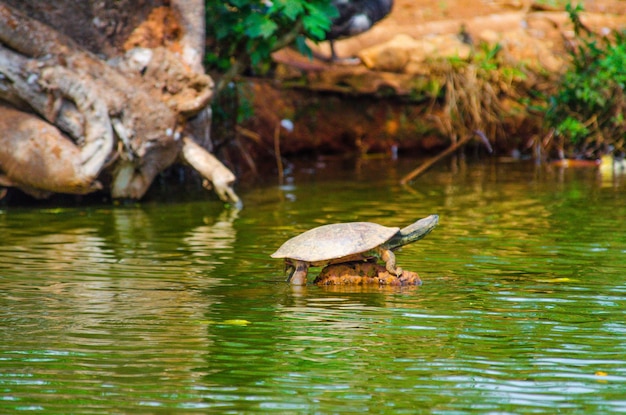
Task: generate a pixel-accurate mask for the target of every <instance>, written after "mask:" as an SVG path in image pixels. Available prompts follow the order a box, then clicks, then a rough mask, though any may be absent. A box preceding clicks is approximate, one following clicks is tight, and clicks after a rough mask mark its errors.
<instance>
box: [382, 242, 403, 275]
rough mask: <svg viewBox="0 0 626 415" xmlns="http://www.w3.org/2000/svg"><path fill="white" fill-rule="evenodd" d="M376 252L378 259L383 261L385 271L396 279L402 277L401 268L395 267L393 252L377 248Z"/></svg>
mask: <svg viewBox="0 0 626 415" xmlns="http://www.w3.org/2000/svg"><path fill="white" fill-rule="evenodd" d="M376 250H377V252H378V255H379V257H380V259H382V260H383V261H385V268H386V269H387V271H389V273H390V274H392V275H395V276H397V277H400V276H402V268H400V267H397V266H396V256H395V255H394V253H393V252H391V249H385V248H380V247H378V248H377V249H376Z"/></svg>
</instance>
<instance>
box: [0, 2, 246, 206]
mask: <svg viewBox="0 0 626 415" xmlns="http://www.w3.org/2000/svg"><path fill="white" fill-rule="evenodd" d="M9 3H11V2H10V1H5V2H0V100H4V101H5V102H6V103H8V104H9V105H11V106H13V107H16V108H18V109H20V110H21V112H17V111H15V110H11V109H9V108H7V107H0V118H2V120H0V125H2V126H4V127H5V128H4V134H5V135H4V136H3V137H2V138H1V139H0V145H2V143H4V144H5V145H6V146H5V148H4V149H3V151H0V185H4V186H8V185H13V186H16V187H20V188H22V189H23V190H25V191H27V192H28V193H30V194H33V195H38V196H41V195H44V194H47V193H49V192H60V193H87V192H89V191H93V190H96V189H98V188H99V187H101V185H100V184H99V183H98V181H97V179H98V177H100V176H102V175H105V174H108V175H111V180H110V183H111V185H110V191H111V194H112V195H113V196H114V197H120V198H134V199H138V198H141V197H142V196H143V195H144V194H145V192H146V190H147V189H148V187H149V186H150V184H151V183H152V181H153V180H154V178H155V176H156V175H157V174H158V173H159V172H161V171H162V170H163V169H165V168H167V167H168V166H170V165H171V164H172V163H174V162H175V161H176V160H182V161H184V162H188V164H190V165H191V166H192V167H193V168H195V169H196V170H197V171H198V172H199V173H200V174H201V175H203V177H204V179H205V181H210V182H211V183H213V187H214V188H215V190H216V193H217V194H218V196H219V197H220V198H221V199H222V200H224V201H227V202H233V203H236V204H239V198H238V197H237V195H236V194H235V192H234V191H233V190H232V187H231V186H232V184H233V182H234V179H235V177H234V175H233V174H232V173H231V172H230V171H229V170H228V169H227V168H226V167H225V166H223V165H222V164H221V163H220V162H219V161H218V160H217V159H216V158H215V157H213V156H212V155H211V154H209V153H208V152H207V151H206V150H204V148H203V147H201V146H199V145H197V144H196V143H195V142H194V137H193V136H192V135H191V134H198V135H202V136H206V135H207V134H208V124H207V122H206V117H207V116H208V117H210V106H209V104H210V101H211V97H212V92H213V82H212V80H211V78H210V77H208V76H207V75H206V74H205V73H204V71H203V69H202V65H201V62H202V56H203V54H202V44H203V39H204V26H203V24H204V23H203V22H204V3H203V1H202V0H193V1H183V0H180V1H172V8H173V10H172V9H169V8H166V7H154V8H153V9H152V10H151V11H150V13H149V14H148V15H147V17H146V20H145V21H144V22H143V23H142V24H141V25H139V26H137V27H136V28H135V29H134V30H133V31H132V32H130V34H129V35H128V36H125V37H124V36H122V35H120V34H119V33H127V32H128V30H126V29H125V28H124V27H122V26H119V27H118V28H117V29H116V30H117V32H115V31H114V32H113V35H116V36H113V35H112V36H111V37H110V38H107V39H106V41H103V40H101V41H100V44H98V42H97V41H96V42H93V41H92V42H86V44H85V45H80V44H78V43H77V42H76V41H74V40H73V39H72V38H71V37H69V36H67V34H70V35H72V33H68V31H69V32H71V30H72V27H74V28H75V30H76V32H77V34H78V35H80V36H83V37H78V38H77V39H81V40H85V39H87V40H89V39H93V38H95V39H98V38H97V36H93V37H90V36H89V34H88V33H85V31H88V30H89V28H91V27H93V26H94V25H100V26H102V27H105V28H106V27H109V25H110V21H108V20H106V19H105V17H106V16H107V14H106V12H107V11H109V10H108V9H106V8H102V4H106V2H96V1H90V2H80V1H78V3H76V2H74V1H71V0H61V1H60V2H59V4H61V5H64V6H65V7H66V8H65V9H62V12H63V13H64V15H63V17H64V19H65V21H72V19H73V18H74V17H76V19H77V20H78V19H79V17H81V16H76V15H82V14H87V15H88V19H89V20H88V21H84V22H80V21H73V25H72V26H66V25H63V24H61V23H59V22H58V20H59V17H58V14H57V13H52V12H50V13H49V14H41V12H39V14H40V16H38V17H40V18H42V19H44V18H48V20H49V21H48V22H46V23H50V24H55V22H56V23H58V24H60V25H61V27H60V28H59V29H60V30H56V29H55V28H53V27H50V26H48V25H47V24H46V23H44V22H42V21H39V20H36V19H33V18H31V17H29V16H27V15H26V14H24V13H22V12H21V11H18V10H17V9H16V8H14V7H12V6H10V5H9ZM30 3H37V4H41V2H38V1H36V0H33V1H32V2H30ZM30 3H29V1H26V2H19V4H17V6H19V7H20V9H21V10H25V11H27V12H28V11H29V4H30ZM85 3H87V4H88V5H90V6H91V9H89V10H90V11H91V13H92V14H94V15H95V16H94V15H92V16H89V13H87V12H85V7H86V6H85ZM59 4H57V3H56V2H55V6H46V7H48V8H52V7H59ZM77 4H80V6H82V8H81V7H78V6H77V7H76V8H75V9H71V8H69V7H70V6H72V5H77ZM135 7H139V6H135ZM31 8H32V6H31ZM44 8H45V7H44ZM128 8H129V9H128V10H123V11H124V13H122V12H120V11H119V10H118V12H119V13H120V14H119V15H118V20H119V21H122V20H123V19H121V18H119V16H125V15H126V13H131V12H132V7H131V6H130V5H128ZM73 13H75V14H76V15H73ZM81 13H82V14H81ZM127 20H131V19H127ZM62 32H65V34H64V33H62ZM98 45H99V46H101V48H100V50H97V46H98ZM121 45H125V47H126V48H127V49H128V51H127V52H126V53H122V52H123V50H122V46H121ZM146 46H148V47H146ZM87 47H89V48H90V49H92V51H89V50H88V49H87ZM94 48H96V50H93V49H94ZM94 52H98V55H96V54H95V53H94ZM106 52H108V53H109V55H110V56H108V60H104V59H103V58H102V57H101V55H100V54H101V53H106ZM26 112H28V113H26ZM191 118H195V119H198V118H203V119H204V120H205V121H204V122H202V123H199V125H200V126H201V128H198V126H193V128H187V127H188V124H189V122H188V120H189V119H191ZM45 123H47V124H48V127H49V128H44V124H45ZM13 126H14V127H13ZM52 126H55V127H56V128H54V127H52ZM202 126H204V127H202ZM22 127H24V128H22ZM203 128H204V130H203ZM38 131H42V132H44V131H45V133H39V132H38ZM204 140H205V139H204V138H203V141H204ZM27 143H30V144H27ZM17 148H19V149H20V151H19V155H20V156H19V157H18V156H17V154H18V152H17V150H16V149H17ZM49 148H57V149H64V150H63V151H60V152H58V154H55V152H53V151H47V150H45V149H49ZM58 155H60V158H55V157H57V156H58ZM38 159H43V160H44V163H43V164H42V165H45V166H49V167H50V168H45V169H41V168H37V162H36V160H38ZM57 164H58V165H57ZM55 165H56V166H55ZM68 166H72V168H65V167H68ZM108 182H109V181H108Z"/></svg>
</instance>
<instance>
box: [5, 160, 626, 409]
mask: <svg viewBox="0 0 626 415" xmlns="http://www.w3.org/2000/svg"><path fill="white" fill-rule="evenodd" d="M413 164H414V161H410V160H404V161H402V160H401V161H398V162H393V163H392V162H389V161H387V160H365V161H363V160H361V161H359V162H353V161H335V162H331V161H326V162H316V163H309V164H302V165H298V166H296V167H295V168H294V170H293V171H292V172H291V173H290V174H289V175H288V178H287V179H288V180H287V181H286V183H285V184H283V185H282V186H278V185H273V184H269V185H259V186H256V187H255V188H252V187H249V188H247V189H244V191H243V192H242V197H243V198H244V201H245V203H246V206H245V209H244V210H242V211H240V212H235V211H229V210H224V209H223V208H222V206H221V205H220V204H219V203H217V202H215V201H214V200H212V199H211V200H201V199H200V200H197V201H192V202H184V203H183V202H181V203H167V204H160V205H159V204H156V203H144V204H141V205H138V206H132V207H115V206H108V205H106V206H90V207H84V208H58V209H49V208H45V209H43V208H41V209H38V208H28V209H25V208H19V209H18V208H11V207H9V208H4V210H0V235H1V237H0V264H1V266H0V413H22V412H25V413H42V414H44V413H45V414H66V413H81V414H110V413H134V414H153V413H168V414H169V413H193V412H196V413H281V414H285V413H320V414H326V413H358V412H366V411H370V412H374V413H390V414H391V413H393V414H399V413H411V414H413V413H434V414H484V413H498V414H504V413H511V414H513V413H515V414H521V413H532V414H554V413H580V414H590V413H625V412H626V272H625V271H624V270H625V269H626V235H625V233H624V230H623V221H624V219H623V218H624V217H626V207H625V204H624V186H623V183H622V181H621V180H620V178H617V180H613V179H612V178H611V177H605V178H603V177H602V176H600V175H598V173H597V172H595V171H594V170H558V169H551V168H546V167H535V166H533V165H530V164H522V163H497V162H493V163H485V164H477V165H471V164H470V165H466V164H463V163H460V164H455V165H453V166H452V165H442V166H438V167H437V168H436V169H434V170H432V171H429V172H428V173H427V174H426V175H424V176H422V177H421V178H419V179H417V180H416V181H415V182H413V183H412V184H411V186H410V187H402V186H400V185H398V184H397V183H398V180H399V178H400V177H401V176H402V175H403V174H404V173H406V172H408V171H409V170H410V169H411V168H412V167H414V166H413ZM431 213H438V214H439V215H440V226H439V227H438V228H436V229H435V230H434V231H433V232H432V233H431V234H430V235H429V236H428V237H427V238H426V239H424V240H422V241H420V242H418V243H416V244H413V245H411V246H407V247H405V248H404V249H403V250H402V251H400V252H399V253H397V258H398V262H399V264H400V265H401V266H402V267H403V268H406V269H410V270H413V271H417V272H418V273H419V274H420V275H421V277H422V280H423V281H424V284H423V286H422V287H419V288H417V287H406V288H396V289H384V288H378V287H373V288H368V289H363V288H358V287H352V288H345V287H344V288H322V287H314V286H310V287H306V288H304V289H292V288H291V287H289V286H288V285H286V284H285V283H284V281H283V279H284V276H283V275H282V264H281V263H280V261H276V260H273V259H271V258H269V254H270V253H272V252H273V251H274V250H275V248H276V247H278V246H279V245H280V244H281V243H282V242H283V241H284V240H285V239H287V238H289V237H291V236H293V235H295V234H297V233H298V232H301V231H304V230H306V229H309V228H310V227H313V226H316V225H321V224H327V223H333V222H339V221H352V220H371V221H376V222H379V223H381V224H385V225H390V226H403V225H406V224H408V223H410V222H412V221H414V220H416V219H417V218H420V217H424V216H427V215H429V214H431ZM314 271H316V270H313V274H315V272H314Z"/></svg>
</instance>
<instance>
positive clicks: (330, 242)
mask: <svg viewBox="0 0 626 415" xmlns="http://www.w3.org/2000/svg"><path fill="white" fill-rule="evenodd" d="M438 223H439V216H438V215H430V216H428V217H425V218H422V219H420V220H418V221H417V222H415V223H413V224H411V225H409V226H407V227H406V228H403V229H400V228H397V227H387V226H383V225H379V224H377V223H372V222H347V223H335V224H330V225H323V226H318V227H317V228H313V229H310V230H308V231H306V232H304V233H301V234H300V235H298V236H295V237H293V238H291V239H289V240H288V241H286V242H285V243H284V244H283V245H282V246H281V247H280V248H278V250H276V252H274V253H273V254H272V255H271V257H272V258H285V270H286V271H288V277H287V281H288V282H291V284H293V285H306V278H307V271H308V269H309V267H310V266H313V267H321V266H325V265H329V264H339V263H344V262H351V261H360V260H370V259H373V258H380V259H382V260H383V261H385V268H386V269H387V271H389V272H390V273H391V274H392V275H396V276H398V277H400V276H402V268H400V267H397V266H396V257H395V255H394V253H393V251H394V250H396V249H397V248H399V247H401V246H403V245H406V244H409V243H411V242H415V241H418V240H420V239H422V238H423V237H425V236H426V235H428V234H429V233H430V231H432V230H433V228H434V227H435V226H437V224H438Z"/></svg>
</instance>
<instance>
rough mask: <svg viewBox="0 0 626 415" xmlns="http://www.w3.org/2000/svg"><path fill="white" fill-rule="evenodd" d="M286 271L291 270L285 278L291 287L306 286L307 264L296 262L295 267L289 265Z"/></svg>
mask: <svg viewBox="0 0 626 415" xmlns="http://www.w3.org/2000/svg"><path fill="white" fill-rule="evenodd" d="M287 269H292V270H293V271H291V273H290V274H289V276H288V277H287V282H291V284H292V285H306V276H307V273H308V270H309V263H308V262H304V261H296V263H295V265H294V264H293V263H289V264H288V265H287Z"/></svg>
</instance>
